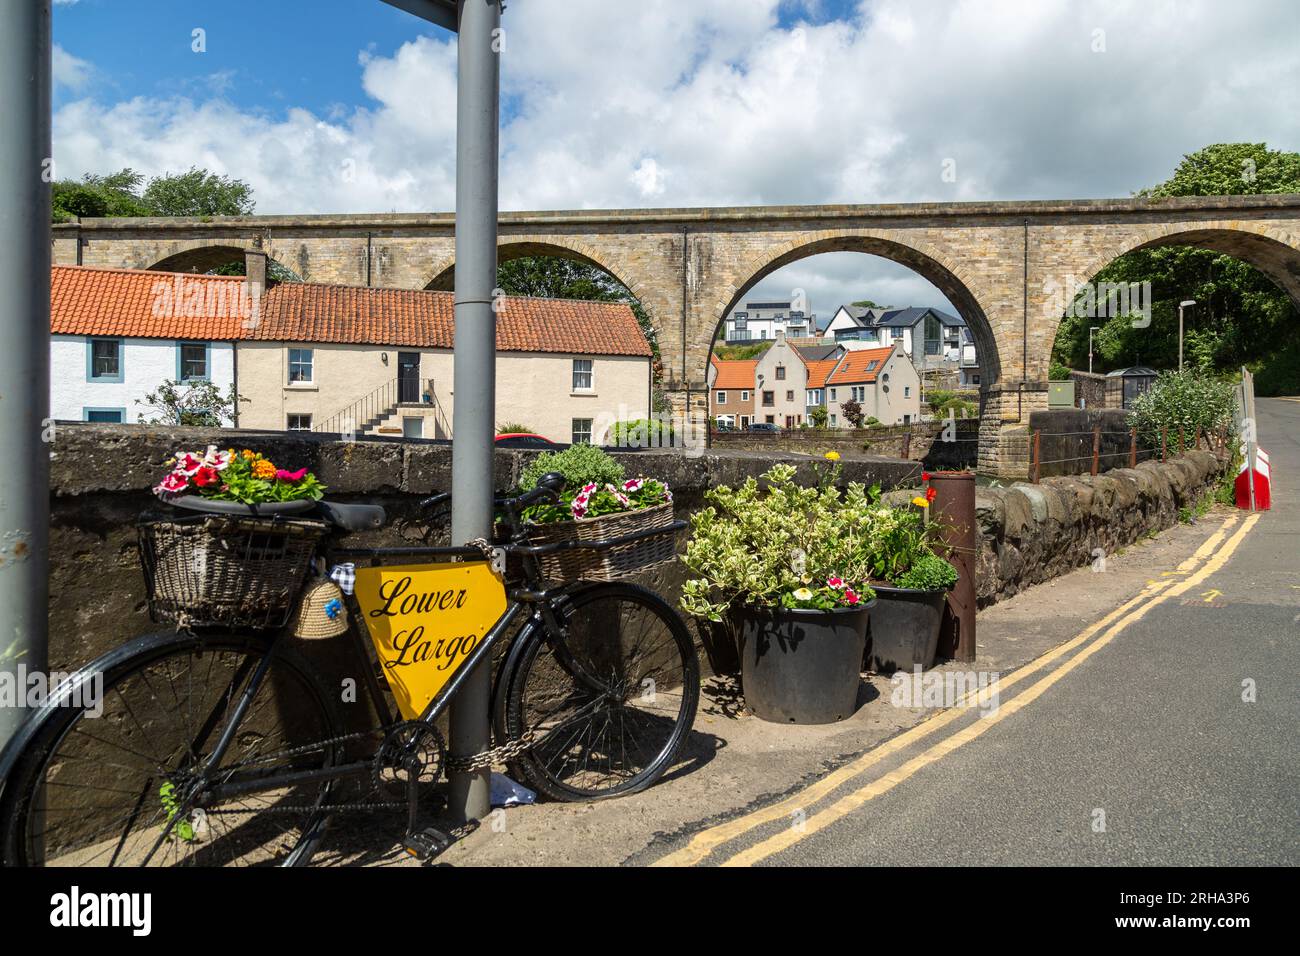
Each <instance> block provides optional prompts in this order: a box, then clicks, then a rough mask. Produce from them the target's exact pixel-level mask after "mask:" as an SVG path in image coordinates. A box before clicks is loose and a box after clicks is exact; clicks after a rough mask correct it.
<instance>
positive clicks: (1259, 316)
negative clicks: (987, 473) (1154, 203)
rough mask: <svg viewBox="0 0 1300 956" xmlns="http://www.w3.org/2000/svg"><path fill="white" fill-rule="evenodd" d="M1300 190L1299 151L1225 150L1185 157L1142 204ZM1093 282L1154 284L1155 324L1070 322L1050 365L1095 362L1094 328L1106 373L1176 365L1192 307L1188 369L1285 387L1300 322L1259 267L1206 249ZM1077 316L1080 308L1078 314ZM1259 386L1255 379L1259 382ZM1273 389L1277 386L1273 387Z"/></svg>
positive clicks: (1141, 256)
mask: <svg viewBox="0 0 1300 956" xmlns="http://www.w3.org/2000/svg"><path fill="white" fill-rule="evenodd" d="M1278 192H1300V153H1294V152H1284V151H1281V150H1270V149H1269V148H1268V146H1267V145H1266V144H1264V143H1219V144H1216V145H1213V146H1207V147H1206V148H1204V149H1202V150H1198V151H1197V152H1195V153H1191V154H1189V155H1187V156H1185V157H1183V160H1182V162H1181V163H1180V164H1179V165H1178V168H1177V169H1176V170H1175V171H1174V174H1173V176H1171V177H1170V178H1169V179H1168V180H1166V181H1165V182H1163V183H1160V184H1159V185H1156V186H1153V187H1151V188H1150V189H1145V190H1142V191H1140V192H1139V193H1138V195H1140V196H1150V197H1153V198H1161V197H1166V196H1211V195H1215V196H1219V195H1255V194H1261V193H1278ZM1093 281H1094V282H1095V283H1103V282H1111V283H1130V282H1137V283H1142V282H1150V283H1151V295H1152V300H1153V302H1152V313H1151V324H1150V325H1149V326H1143V325H1139V326H1136V327H1135V326H1134V325H1133V321H1132V317H1131V316H1109V317H1105V318H1102V319H1098V318H1096V317H1089V316H1084V315H1080V316H1075V315H1069V314H1067V316H1066V318H1065V319H1064V320H1063V321H1062V323H1061V327H1060V329H1059V331H1058V332H1057V338H1056V343H1055V346H1054V349H1053V358H1054V359H1055V360H1056V361H1059V362H1061V363H1063V364H1066V365H1070V366H1072V367H1074V368H1086V367H1087V363H1088V329H1089V327H1090V326H1094V325H1100V326H1101V329H1100V331H1099V332H1097V333H1095V336H1094V350H1095V352H1096V353H1098V354H1099V355H1100V356H1101V358H1102V362H1101V367H1100V368H1099V369H1098V370H1099V371H1106V370H1107V369H1109V368H1117V367H1121V366H1125V365H1134V364H1138V363H1139V362H1141V363H1142V364H1148V365H1153V366H1156V367H1166V368H1169V367H1174V366H1176V365H1177V363H1178V303H1179V302H1181V301H1183V300H1184V299H1188V298H1191V299H1195V300H1196V302H1197V305H1196V307H1195V308H1194V309H1193V310H1192V311H1191V312H1190V313H1188V315H1187V317H1186V318H1187V327H1186V331H1185V334H1184V347H1183V351H1184V361H1185V363H1186V364H1189V365H1191V366H1193V367H1196V368H1201V369H1205V370H1207V371H1223V370H1228V369H1233V368H1236V367H1238V366H1240V365H1252V366H1255V367H1256V368H1257V369H1258V371H1259V375H1260V376H1262V377H1263V379H1264V383H1265V385H1264V386H1263V387H1261V388H1260V391H1261V394H1268V392H1267V391H1265V388H1266V387H1278V388H1281V387H1283V385H1284V383H1285V382H1286V381H1288V380H1290V379H1291V376H1288V375H1286V374H1283V373H1281V372H1280V371H1279V369H1280V368H1281V367H1283V366H1285V365H1286V363H1287V361H1288V359H1287V356H1288V355H1293V354H1294V353H1295V351H1296V349H1297V343H1300V321H1297V319H1298V318H1300V316H1298V315H1297V311H1296V309H1295V306H1294V305H1293V304H1292V302H1291V301H1290V299H1289V298H1288V296H1287V295H1286V293H1284V292H1282V291H1281V290H1280V289H1278V288H1277V286H1275V285H1274V284H1273V283H1272V281H1271V280H1269V279H1268V277H1266V276H1265V275H1264V274H1263V273H1261V272H1259V271H1258V270H1257V269H1255V268H1254V267H1252V266H1250V265H1248V264H1247V263H1245V262H1242V261H1241V260H1239V259H1235V258H1233V257H1232V256H1228V255H1223V254H1221V253H1218V252H1214V251H1211V250H1205V249H1193V248H1188V247H1185V246H1168V247H1162V248H1156V249H1138V250H1135V251H1133V252H1130V253H1128V254H1126V255H1123V256H1120V257H1119V258H1118V259H1116V260H1115V261H1114V262H1112V263H1111V264H1110V265H1108V266H1107V267H1106V268H1105V269H1103V270H1102V271H1101V272H1099V273H1098V274H1097V275H1096V277H1095V278H1094V279H1093ZM1071 311H1073V310H1071ZM1257 382H1258V377H1257ZM1274 383H1276V384H1274Z"/></svg>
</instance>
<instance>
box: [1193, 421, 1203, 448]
mask: <svg viewBox="0 0 1300 956" xmlns="http://www.w3.org/2000/svg"><path fill="white" fill-rule="evenodd" d="M1192 447H1193V448H1195V449H1196V450H1197V451H1200V450H1201V426H1200V425H1197V426H1196V437H1195V438H1193V439H1192Z"/></svg>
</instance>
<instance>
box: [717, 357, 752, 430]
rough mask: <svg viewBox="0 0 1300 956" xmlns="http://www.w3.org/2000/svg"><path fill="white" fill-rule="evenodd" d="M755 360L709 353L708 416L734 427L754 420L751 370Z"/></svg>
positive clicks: (744, 425)
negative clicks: (742, 359) (736, 358)
mask: <svg viewBox="0 0 1300 956" xmlns="http://www.w3.org/2000/svg"><path fill="white" fill-rule="evenodd" d="M757 367H758V361H757V360H755V359H749V360H745V361H725V360H722V359H718V358H714V357H713V356H710V357H709V418H710V419H712V420H713V421H717V422H722V423H724V424H727V425H730V426H732V427H733V428H748V427H749V426H750V423H752V422H753V421H754V370H755V369H756V368H757Z"/></svg>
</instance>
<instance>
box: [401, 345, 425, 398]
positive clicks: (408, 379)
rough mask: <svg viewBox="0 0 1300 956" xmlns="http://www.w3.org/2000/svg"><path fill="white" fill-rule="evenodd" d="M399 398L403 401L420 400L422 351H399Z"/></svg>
mask: <svg viewBox="0 0 1300 956" xmlns="http://www.w3.org/2000/svg"><path fill="white" fill-rule="evenodd" d="M397 400H398V401H399V402H402V403H407V402H418V401H419V400H420V353H419V352H398V353H397Z"/></svg>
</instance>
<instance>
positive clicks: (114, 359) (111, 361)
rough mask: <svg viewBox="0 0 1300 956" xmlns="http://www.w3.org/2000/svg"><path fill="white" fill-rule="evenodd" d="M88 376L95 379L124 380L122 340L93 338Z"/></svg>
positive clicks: (92, 379) (104, 380)
mask: <svg viewBox="0 0 1300 956" xmlns="http://www.w3.org/2000/svg"><path fill="white" fill-rule="evenodd" d="M89 365H90V369H89V372H90V374H89V376H88V378H89V379H90V380H91V381H92V382H94V381H103V382H120V381H122V340H121V339H91V340H90V362H89Z"/></svg>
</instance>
